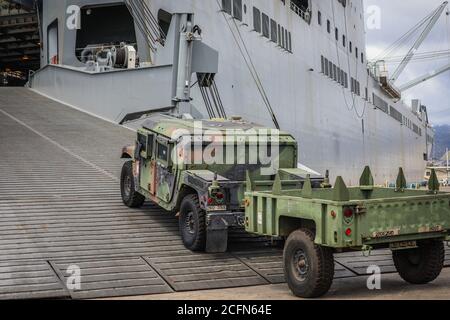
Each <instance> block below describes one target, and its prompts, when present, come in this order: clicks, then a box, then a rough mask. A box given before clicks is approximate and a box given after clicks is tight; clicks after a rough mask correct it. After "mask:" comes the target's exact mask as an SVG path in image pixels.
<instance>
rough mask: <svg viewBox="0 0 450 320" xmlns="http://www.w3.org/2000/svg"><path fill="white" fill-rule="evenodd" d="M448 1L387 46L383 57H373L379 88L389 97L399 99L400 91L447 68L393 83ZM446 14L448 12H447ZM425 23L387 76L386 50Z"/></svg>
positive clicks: (402, 41)
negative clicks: (390, 74)
mask: <svg viewBox="0 0 450 320" xmlns="http://www.w3.org/2000/svg"><path fill="white" fill-rule="evenodd" d="M447 5H448V1H445V2H443V3H442V4H441V5H440V6H439V7H438V8H437V9H436V10H434V11H433V12H432V13H431V14H429V15H428V16H427V17H426V18H424V19H423V20H421V21H420V22H419V23H418V24H417V25H416V26H415V27H414V28H413V29H412V30H410V31H408V32H407V33H406V34H405V35H404V36H402V37H401V38H400V39H399V40H397V41H396V42H395V43H394V44H393V45H392V46H391V47H389V48H388V49H387V50H386V51H385V52H386V55H385V56H384V57H383V58H379V59H375V61H376V62H375V63H374V64H373V66H374V67H375V68H374V71H375V75H376V76H377V77H378V80H379V82H380V85H381V88H382V89H383V90H384V92H385V93H386V94H387V95H389V96H390V97H391V98H393V99H396V100H400V99H401V96H402V92H403V91H405V90H407V89H409V88H412V87H414V86H415V85H417V84H419V83H422V82H424V81H427V80H429V79H431V78H433V77H435V76H437V75H438V74H441V73H443V72H445V71H447V70H448V69H449V67H450V66H449V65H447V66H444V67H443V68H440V69H438V70H436V71H434V72H430V73H429V74H427V75H425V76H422V77H420V78H418V79H415V80H413V81H410V82H408V83H406V84H405V85H403V86H400V87H397V86H396V85H395V82H396V81H397V80H398V78H399V77H400V75H401V74H402V73H403V71H404V70H405V68H406V67H407V66H408V64H409V63H410V62H411V60H413V58H414V56H415V54H416V52H417V50H418V49H419V48H420V46H421V45H422V43H423V42H424V41H425V40H426V38H427V37H428V35H429V34H430V32H431V30H432V29H433V28H434V26H435V25H436V23H437V21H438V20H439V18H440V17H441V15H442V13H443V12H444V9H445V8H446V7H447ZM447 15H448V12H447ZM424 25H425V28H424V29H423V31H422V32H421V34H420V36H419V37H418V38H417V40H416V41H415V42H414V45H413V46H412V48H411V49H410V50H409V51H408V53H407V54H406V56H405V57H404V58H403V59H402V60H401V63H400V65H399V66H398V67H397V69H396V70H395V71H394V73H393V75H392V76H391V77H389V75H388V71H387V70H386V66H385V65H384V64H385V59H386V58H387V57H388V54H389V53H387V52H390V53H391V54H392V52H393V51H394V50H396V48H397V49H398V48H399V47H400V46H401V45H402V43H404V42H405V41H406V40H407V39H408V38H410V37H411V36H412V35H413V34H414V33H415V32H416V31H417V30H419V29H420V28H421V27H423V26H424ZM382 65H384V71H383V70H381V69H380V66H382Z"/></svg>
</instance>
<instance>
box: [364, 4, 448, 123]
mask: <svg viewBox="0 0 450 320" xmlns="http://www.w3.org/2000/svg"><path fill="white" fill-rule="evenodd" d="M364 2H365V6H366V9H367V8H368V7H369V6H372V5H376V6H378V7H379V8H380V9H381V11H380V12H381V15H380V18H381V20H380V21H381V25H380V26H381V28H380V29H369V28H368V29H367V54H368V57H369V59H370V58H374V57H376V56H377V55H378V54H379V53H380V52H382V51H384V49H386V48H387V47H389V46H390V45H391V44H392V43H394V42H395V41H396V40H397V39H399V38H400V37H401V36H402V35H404V34H405V33H406V32H407V31H409V30H410V29H411V28H412V27H413V26H415V25H416V24H417V23H418V22H419V21H420V20H422V19H423V18H424V17H425V16H427V15H428V14H429V13H431V12H432V11H433V10H435V9H436V8H437V7H438V6H439V5H441V4H442V3H443V2H444V0H426V1H424V0H407V1H405V0H364ZM448 9H449V6H447V9H446V11H447V10H448ZM417 36H418V34H417ZM417 36H416V37H414V38H413V39H412V40H410V41H409V43H408V45H407V46H405V47H404V48H403V50H399V51H398V52H397V53H395V54H394V55H395V56H401V55H404V54H406V53H407V52H408V50H409V49H410V48H411V47H412V45H413V43H414V41H415V39H416V38H417ZM449 49H450V16H448V15H446V13H445V12H444V14H443V15H442V16H441V18H440V19H439V21H438V23H437V25H436V26H435V28H434V29H433V30H432V32H431V34H430V36H429V37H428V38H427V40H425V42H424V43H423V45H422V47H421V48H420V49H419V51H418V52H417V53H418V54H420V53H423V52H428V51H441V50H449ZM448 63H450V57H445V58H443V59H442V58H441V59H439V60H432V61H412V62H411V63H410V64H409V65H408V67H407V68H406V69H405V71H404V72H403V75H402V76H401V77H400V78H399V80H398V82H396V84H397V85H401V84H403V83H405V82H407V81H409V80H412V79H414V78H416V77H418V76H421V75H422V74H425V73H427V72H429V71H432V70H435V69H437V68H438V67H439V66H443V65H445V64H448ZM388 67H389V69H390V70H391V72H392V71H393V70H394V69H395V67H396V65H395V64H391V65H388ZM413 98H418V99H421V100H422V104H424V105H426V106H427V107H428V113H429V116H430V118H431V121H432V123H433V124H436V125H439V124H449V125H450V71H447V72H446V73H444V74H442V75H440V76H438V77H436V78H434V79H432V80H429V81H427V82H425V83H423V84H420V85H418V86H416V87H414V88H412V89H410V90H408V91H405V92H404V94H403V99H404V100H405V101H406V102H407V103H408V104H410V100H411V99H413Z"/></svg>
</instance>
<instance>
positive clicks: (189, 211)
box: [179, 194, 206, 251]
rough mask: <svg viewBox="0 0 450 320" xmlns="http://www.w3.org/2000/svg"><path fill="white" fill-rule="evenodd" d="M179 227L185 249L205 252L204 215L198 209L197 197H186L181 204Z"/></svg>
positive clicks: (199, 208)
mask: <svg viewBox="0 0 450 320" xmlns="http://www.w3.org/2000/svg"><path fill="white" fill-rule="evenodd" d="M179 227H180V233H181V238H182V240H183V243H184V245H185V247H186V248H188V249H189V250H191V251H205V247H206V215H205V212H204V211H203V210H202V208H201V207H200V203H199V201H198V197H197V195H193V194H191V195H188V196H186V197H185V198H184V199H183V201H182V202H181V206H180V217H179Z"/></svg>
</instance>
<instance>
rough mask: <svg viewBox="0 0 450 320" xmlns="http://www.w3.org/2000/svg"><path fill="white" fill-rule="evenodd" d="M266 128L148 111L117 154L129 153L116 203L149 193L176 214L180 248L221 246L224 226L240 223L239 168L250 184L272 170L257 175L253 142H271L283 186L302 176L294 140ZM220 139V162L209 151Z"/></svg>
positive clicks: (266, 184)
mask: <svg viewBox="0 0 450 320" xmlns="http://www.w3.org/2000/svg"><path fill="white" fill-rule="evenodd" d="M270 132H273V130H272V129H268V128H264V127H261V126H258V125H255V124H252V123H248V122H246V121H244V120H242V119H240V118H234V119H231V120H221V119H218V120H203V121H199V120H193V119H186V118H183V117H182V116H176V115H169V114H159V115H154V116H152V117H150V118H149V119H148V120H147V121H146V122H145V123H144V124H143V126H142V128H141V129H139V130H138V132H137V139H136V143H135V145H132V146H128V147H125V148H124V149H123V152H122V158H125V159H127V160H129V161H127V162H126V163H125V164H124V166H123V170H122V174H121V192H122V199H123V202H124V203H125V205H127V206H129V207H131V208H138V207H140V206H142V205H143V203H144V201H145V200H146V199H148V200H151V201H152V202H153V203H155V204H157V205H159V206H160V207H162V208H163V209H165V210H167V211H168V212H171V213H174V214H176V215H178V217H179V228H180V233H181V237H182V240H183V243H184V245H185V246H186V247H187V248H188V249H190V250H192V251H206V252H225V251H226V250H227V243H228V231H229V229H230V228H241V229H242V230H243V229H244V217H245V212H244V211H245V207H244V205H245V203H244V192H245V181H246V174H247V172H249V173H250V174H252V176H253V177H254V178H255V179H257V180H258V185H257V189H258V190H269V189H271V188H272V186H273V182H274V181H273V179H274V177H275V174H274V173H272V174H270V172H269V175H264V174H262V169H264V168H265V167H267V164H266V163H262V162H261V161H259V160H258V159H256V161H250V158H254V155H255V153H257V152H258V150H259V149H258V145H271V144H274V143H276V144H277V154H276V155H274V156H273V158H275V159H274V162H276V163H277V168H278V167H279V168H283V169H282V170H284V172H286V174H288V175H289V177H290V178H289V179H287V180H286V181H285V182H284V184H285V187H286V188H299V187H300V186H301V183H302V182H304V181H305V180H306V177H307V175H308V172H307V171H305V170H303V169H297V166H298V163H297V142H296V141H295V139H294V138H293V137H292V136H291V135H290V134H288V133H283V132H279V131H275V134H271V135H269V134H268V133H270ZM225 138H226V140H227V141H219V140H220V139H225ZM214 139H216V140H217V141H214ZM268 140H269V141H268ZM275 140H276V141H275ZM220 144H223V145H224V148H223V149H224V150H223V158H224V159H223V160H222V161H220V160H221V159H220V157H218V155H216V154H214V153H216V152H217V150H218V149H219V148H217V149H214V148H211V146H212V145H216V146H219V145H220ZM230 146H231V147H230ZM255 146H256V149H255V148H254V147H255ZM219 147H220V146H219ZM208 157H209V158H216V159H208ZM211 160H214V161H211ZM269 167H270V164H269ZM266 169H267V170H270V168H266ZM311 181H312V183H313V185H315V186H319V185H320V184H321V183H322V182H323V181H324V179H323V178H322V177H320V176H319V175H313V176H311Z"/></svg>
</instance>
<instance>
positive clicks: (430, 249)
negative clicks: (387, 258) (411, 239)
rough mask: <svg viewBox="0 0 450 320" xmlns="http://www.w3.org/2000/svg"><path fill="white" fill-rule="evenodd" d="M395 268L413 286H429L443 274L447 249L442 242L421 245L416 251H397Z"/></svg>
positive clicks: (429, 242) (395, 252)
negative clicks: (428, 284)
mask: <svg viewBox="0 0 450 320" xmlns="http://www.w3.org/2000/svg"><path fill="white" fill-rule="evenodd" d="M392 256H393V258H394V264H395V268H396V269H397V271H398V273H399V275H400V276H401V277H402V279H403V280H405V281H406V282H409V283H411V284H427V283H429V282H431V281H433V280H435V279H436V278H437V277H439V275H440V274H441V271H442V268H443V267H444V259H445V249H444V243H443V242H442V241H427V242H423V243H419V247H418V248H416V249H407V250H397V251H394V252H393V254H392Z"/></svg>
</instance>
